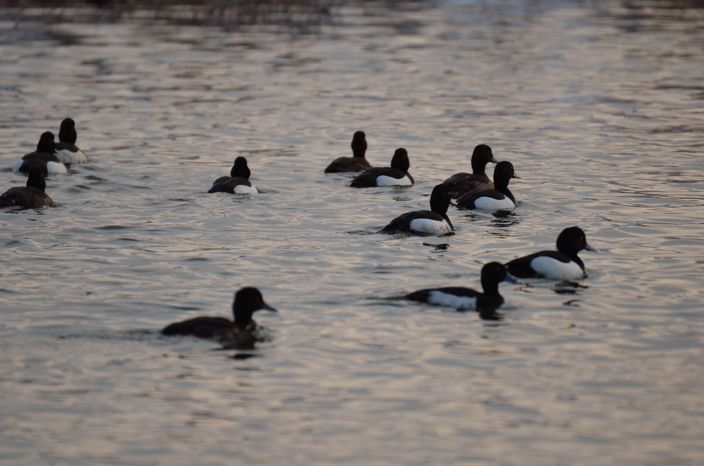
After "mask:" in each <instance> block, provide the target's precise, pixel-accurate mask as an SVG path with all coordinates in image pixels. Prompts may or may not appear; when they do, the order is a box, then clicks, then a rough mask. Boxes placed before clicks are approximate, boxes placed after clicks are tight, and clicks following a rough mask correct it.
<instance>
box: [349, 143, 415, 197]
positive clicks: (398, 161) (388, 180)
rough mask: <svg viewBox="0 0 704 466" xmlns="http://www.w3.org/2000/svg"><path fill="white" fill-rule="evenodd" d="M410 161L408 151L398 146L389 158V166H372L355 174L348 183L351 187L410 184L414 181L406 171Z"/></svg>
mask: <svg viewBox="0 0 704 466" xmlns="http://www.w3.org/2000/svg"><path fill="white" fill-rule="evenodd" d="M410 166H411V162H410V161H409V160H408V152H407V151H406V149H404V148H402V147H400V148H398V149H396V151H395V152H394V156H393V157H392V158H391V166H390V167H374V168H370V169H368V170H365V171H363V172H362V173H360V174H359V175H357V176H356V177H355V178H354V179H353V180H352V183H351V184H350V186H351V187H353V188H372V187H375V186H411V185H412V184H413V183H414V182H415V181H414V180H413V177H412V176H411V175H410V173H408V168H409V167H410Z"/></svg>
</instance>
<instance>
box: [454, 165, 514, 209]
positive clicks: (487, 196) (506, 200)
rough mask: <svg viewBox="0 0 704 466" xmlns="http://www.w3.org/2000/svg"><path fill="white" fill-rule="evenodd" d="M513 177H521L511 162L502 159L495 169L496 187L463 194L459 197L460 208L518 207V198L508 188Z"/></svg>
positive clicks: (458, 205) (458, 204)
mask: <svg viewBox="0 0 704 466" xmlns="http://www.w3.org/2000/svg"><path fill="white" fill-rule="evenodd" d="M511 178H519V179H520V177H519V176H516V172H515V170H514V169H513V164H512V163H511V162H507V161H502V162H499V163H498V164H496V168H495V169H494V186H495V188H494V189H487V190H484V191H479V192H470V193H466V194H463V195H462V196H460V198H459V199H457V207H458V208H459V209H481V210H490V211H497V210H513V209H515V208H516V198H515V197H513V193H512V192H511V191H510V190H509V189H508V182H509V181H510V180H511Z"/></svg>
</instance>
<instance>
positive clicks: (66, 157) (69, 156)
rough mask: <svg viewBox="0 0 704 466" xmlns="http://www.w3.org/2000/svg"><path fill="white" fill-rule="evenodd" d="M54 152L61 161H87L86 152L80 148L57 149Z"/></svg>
mask: <svg viewBox="0 0 704 466" xmlns="http://www.w3.org/2000/svg"><path fill="white" fill-rule="evenodd" d="M55 154H56V156H57V157H58V158H59V160H61V162H63V163H86V162H87V161H88V158H87V157H86V154H84V153H83V151H82V150H78V151H76V152H71V151H70V150H66V149H63V150H57V151H56V152H55Z"/></svg>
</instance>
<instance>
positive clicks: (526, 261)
mask: <svg viewBox="0 0 704 466" xmlns="http://www.w3.org/2000/svg"><path fill="white" fill-rule="evenodd" d="M583 249H586V250H587V251H595V249H594V248H592V247H591V246H590V245H589V244H587V237H586V235H585V234H584V231H582V229H581V228H579V227H569V228H565V229H564V230H562V232H561V233H560V235H559V236H558V237H557V251H540V252H536V253H535V254H531V255H529V256H524V257H519V258H518V259H513V260H512V261H510V262H508V263H507V264H506V268H507V269H508V273H510V274H511V275H513V276H514V277H516V278H550V279H553V280H576V279H579V278H585V277H586V276H587V272H586V269H585V267H584V262H582V259H580V258H579V256H577V253H579V251H581V250H583Z"/></svg>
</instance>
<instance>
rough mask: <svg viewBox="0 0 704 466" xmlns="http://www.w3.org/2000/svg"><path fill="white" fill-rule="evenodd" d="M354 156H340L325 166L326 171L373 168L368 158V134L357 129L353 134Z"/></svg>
mask: <svg viewBox="0 0 704 466" xmlns="http://www.w3.org/2000/svg"><path fill="white" fill-rule="evenodd" d="M351 147H352V157H338V158H336V159H335V160H333V161H332V162H330V164H329V165H328V166H327V167H325V173H346V172H361V171H364V170H366V169H368V168H371V167H372V166H371V164H370V163H369V161H368V160H367V159H366V157H365V155H366V153H367V136H366V135H365V134H364V131H355V133H354V134H353V135H352V144H351Z"/></svg>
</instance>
